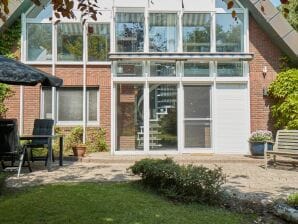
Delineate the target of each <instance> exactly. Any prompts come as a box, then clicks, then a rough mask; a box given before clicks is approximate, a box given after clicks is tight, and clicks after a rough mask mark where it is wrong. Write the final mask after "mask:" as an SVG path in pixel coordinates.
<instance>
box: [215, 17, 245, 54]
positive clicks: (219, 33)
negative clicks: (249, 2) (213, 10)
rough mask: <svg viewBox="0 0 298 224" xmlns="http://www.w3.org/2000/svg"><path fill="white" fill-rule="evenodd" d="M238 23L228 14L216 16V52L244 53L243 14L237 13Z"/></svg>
mask: <svg viewBox="0 0 298 224" xmlns="http://www.w3.org/2000/svg"><path fill="white" fill-rule="evenodd" d="M237 18H238V19H237V21H235V19H234V18H233V17H232V16H231V14H230V13H227V14H216V51H217V52H242V51H243V42H244V41H243V38H244V31H243V18H244V16H243V14H242V13H237Z"/></svg>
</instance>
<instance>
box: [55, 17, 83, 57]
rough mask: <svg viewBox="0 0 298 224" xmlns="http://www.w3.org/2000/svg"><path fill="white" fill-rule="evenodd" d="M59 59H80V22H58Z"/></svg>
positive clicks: (81, 49) (81, 39)
mask: <svg viewBox="0 0 298 224" xmlns="http://www.w3.org/2000/svg"><path fill="white" fill-rule="evenodd" d="M57 54H58V60H59V61H82V59H83V29H82V25H81V24H80V23H60V24H58V34H57Z"/></svg>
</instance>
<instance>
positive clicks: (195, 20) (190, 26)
mask: <svg viewBox="0 0 298 224" xmlns="http://www.w3.org/2000/svg"><path fill="white" fill-rule="evenodd" d="M210 18H211V17H210V14H207V13H205V14H195V13H185V14H184V15H183V51H184V52H209V51H210V21H211V20H210Z"/></svg>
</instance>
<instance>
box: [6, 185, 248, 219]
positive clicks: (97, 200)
mask: <svg viewBox="0 0 298 224" xmlns="http://www.w3.org/2000/svg"><path fill="white" fill-rule="evenodd" d="M250 221H251V217H247V216H244V215H240V214H237V213H231V212H229V211H226V210H222V209H218V208H213V207H208V206H202V205H197V204H192V205H184V204H174V203H172V202H170V201H167V200H165V199H163V198H161V197H159V196H158V195H155V194H152V193H150V192H147V191H144V190H142V189H141V188H140V187H137V186H136V185H135V184H128V183H125V184H94V183H82V184H63V185H62V184H61V185H47V186H41V187H34V188H28V189H24V190H22V191H20V192H14V193H12V192H10V193H5V195H4V196H0V223H5V224H9V223H18V224H19V223H22V224H25V223H28V224H29V223H30V224H44V223H47V224H49V223H55V224H56V223H61V224H66V223H80V224H88V223H96V224H104V223H111V224H113V223H115V224H146V223H153V224H163V223H168V224H188V223H189V224H195V223H204V224H207V223H210V224H216V223H229V224H232V223H237V224H238V223H247V222H250Z"/></svg>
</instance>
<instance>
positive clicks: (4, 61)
mask: <svg viewBox="0 0 298 224" xmlns="http://www.w3.org/2000/svg"><path fill="white" fill-rule="evenodd" d="M0 83H6V84H10V85H24V86H35V85H36V84H38V83H41V85H42V86H53V87H59V86H62V84H63V80H62V79H59V78H57V77H55V76H52V75H49V74H47V73H45V72H43V71H41V70H38V69H36V68H33V67H31V66H29V65H25V64H23V63H21V62H18V61H15V60H12V59H8V58H5V57H3V56H0Z"/></svg>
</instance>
